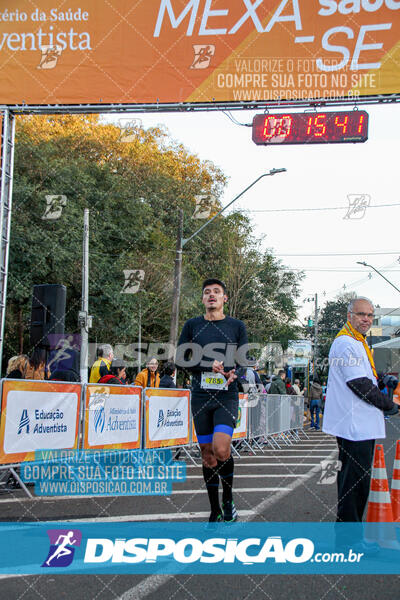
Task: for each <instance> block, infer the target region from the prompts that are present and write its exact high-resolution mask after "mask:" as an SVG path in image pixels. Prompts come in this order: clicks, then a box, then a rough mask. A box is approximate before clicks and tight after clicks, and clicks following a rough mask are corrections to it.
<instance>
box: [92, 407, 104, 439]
mask: <svg viewBox="0 0 400 600" xmlns="http://www.w3.org/2000/svg"><path fill="white" fill-rule="evenodd" d="M105 422H106V415H105V412H104V406H100V407H99V408H96V410H95V411H94V430H95V432H96V433H103V429H104V425H105Z"/></svg>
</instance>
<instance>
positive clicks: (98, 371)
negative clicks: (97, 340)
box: [89, 344, 114, 383]
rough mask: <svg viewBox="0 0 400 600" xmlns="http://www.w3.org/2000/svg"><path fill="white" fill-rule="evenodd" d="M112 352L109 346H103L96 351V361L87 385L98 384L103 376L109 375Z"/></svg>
mask: <svg viewBox="0 0 400 600" xmlns="http://www.w3.org/2000/svg"><path fill="white" fill-rule="evenodd" d="M113 358H114V352H113V349H112V346H110V344H103V345H102V346H100V347H99V348H98V350H97V359H96V361H95V362H94V363H93V366H92V368H91V370H90V377H89V383H98V382H99V380H100V379H101V378H102V377H104V376H105V375H111V363H112V360H113Z"/></svg>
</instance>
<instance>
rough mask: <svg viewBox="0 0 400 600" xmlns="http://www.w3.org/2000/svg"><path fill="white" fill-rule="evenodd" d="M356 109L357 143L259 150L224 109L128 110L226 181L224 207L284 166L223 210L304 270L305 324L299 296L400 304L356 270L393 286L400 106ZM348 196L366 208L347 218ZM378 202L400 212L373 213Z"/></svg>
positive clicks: (397, 253)
mask: <svg viewBox="0 0 400 600" xmlns="http://www.w3.org/2000/svg"><path fill="white" fill-rule="evenodd" d="M359 108H360V110H361V109H362V110H366V111H367V112H368V114H369V139H368V140H367V141H366V142H365V143H359V144H351V143H347V144H324V145H319V144H315V145H309V144H308V145H295V146H282V145H274V146H258V145H256V144H254V142H253V141H252V137H251V133H252V131H251V127H242V126H240V125H236V124H234V123H233V122H232V121H231V120H230V119H229V118H228V116H226V115H225V114H223V113H222V112H195V113H183V114H182V113H159V114H150V113H149V114H132V115H131V118H133V119H139V120H140V122H141V125H142V126H143V127H144V128H148V127H151V126H155V125H160V124H162V125H164V126H165V127H166V128H167V129H168V131H169V133H170V135H171V137H172V138H173V139H175V140H177V141H179V142H181V143H183V144H184V146H186V148H188V149H189V150H190V151H191V152H193V153H194V154H196V155H198V156H199V157H200V158H201V159H202V160H211V161H212V162H214V163H215V164H216V165H217V166H218V167H220V168H221V170H222V171H223V172H224V174H225V175H226V176H227V178H228V185H227V186H226V188H225V193H224V195H223V197H222V198H221V203H222V206H225V205H226V204H228V203H229V202H230V201H231V200H232V199H233V198H234V197H235V196H236V195H238V194H239V193H240V192H241V191H242V190H243V189H244V188H246V187H247V186H248V185H249V184H250V183H252V182H253V181H254V180H255V179H256V178H257V177H258V176H259V175H261V174H262V173H265V172H268V171H269V170H270V169H272V168H282V167H283V168H286V169H287V172H286V173H281V174H277V175H275V176H273V177H266V178H264V179H262V180H261V181H259V182H258V183H257V184H256V185H255V186H254V187H253V188H252V189H251V190H249V191H248V192H247V193H246V194H245V195H244V196H243V197H242V198H240V199H239V200H238V201H237V202H235V203H234V204H233V205H232V207H231V208H230V209H228V211H227V212H230V211H231V210H237V209H241V210H246V211H248V215H249V216H250V218H251V220H252V223H253V232H254V235H256V236H258V237H260V236H264V240H263V242H262V248H270V249H271V250H272V252H273V253H274V255H275V256H277V257H279V258H280V259H281V260H282V264H284V265H286V266H287V267H288V268H290V269H298V270H304V272H305V275H306V277H305V278H304V280H303V281H302V284H301V296H300V298H299V299H298V305H299V318H300V320H302V321H303V320H304V318H305V317H306V316H308V314H311V312H313V304H312V303H310V302H303V300H305V299H306V298H310V297H313V295H314V294H315V293H317V294H318V304H319V306H320V307H323V305H324V304H325V302H326V301H327V300H333V299H334V298H335V297H336V296H337V295H338V294H340V293H343V292H348V291H354V292H356V293H357V294H358V295H362V296H367V297H370V298H371V300H372V301H373V302H374V303H375V304H379V305H380V306H381V307H391V308H395V307H398V306H400V293H399V292H397V291H396V290H395V289H394V288H392V287H391V286H390V285H389V284H388V283H387V282H386V281H384V279H382V278H381V277H380V276H379V275H377V274H376V273H375V272H374V271H373V270H372V269H370V268H366V267H363V266H361V265H358V264H357V261H365V262H367V263H369V264H371V265H372V266H374V267H375V268H376V269H378V271H381V272H382V273H383V274H384V275H385V276H386V277H387V278H388V279H389V280H391V281H392V282H393V283H394V284H395V285H396V286H397V287H399V288H400V262H399V261H400V244H399V243H398V235H397V225H398V222H399V215H400V194H399V189H398V182H399V171H400V161H399V156H400V152H399V139H400V106H398V105H397V106H396V105H386V106H384V105H373V106H367V107H364V106H361V105H360V106H359ZM330 110H332V109H330ZM336 110H348V108H341V107H337V109H336ZM257 112H258V113H260V112H262V111H260V110H259V111H241V110H239V111H232V112H231V113H230V114H231V116H232V117H233V118H234V119H235V120H237V121H239V122H241V123H251V122H252V120H253V117H254V115H255V114H257ZM270 112H273V111H270ZM275 112H278V111H275ZM294 112H302V110H301V111H294ZM129 118H130V117H129V116H128V115H126V114H124V115H121V116H120V117H116V116H113V117H107V120H112V121H113V122H115V123H116V124H121V125H122V124H123V123H124V121H128V120H129ZM349 195H350V199H349ZM354 195H363V198H364V203H366V204H369V206H367V208H365V210H362V211H360V212H359V213H356V214H351V215H349V210H348V208H349V205H350V202H351V201H353V197H354ZM383 204H398V206H388V207H381V208H377V207H376V206H378V205H383ZM285 209H296V210H295V211H292V212H288V211H286V210H285ZM306 209H313V210H306ZM320 209H335V210H320ZM356 217H357V218H356ZM202 223H203V221H199V226H200V225H201V224H202ZM200 235H201V234H200Z"/></svg>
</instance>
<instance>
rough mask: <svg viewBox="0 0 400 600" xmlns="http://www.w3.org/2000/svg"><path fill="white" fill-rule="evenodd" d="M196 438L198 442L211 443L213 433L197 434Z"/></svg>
mask: <svg viewBox="0 0 400 600" xmlns="http://www.w3.org/2000/svg"><path fill="white" fill-rule="evenodd" d="M197 440H198V442H199V444H211V442H212V440H213V434H212V433H208V434H207V435H198V436H197Z"/></svg>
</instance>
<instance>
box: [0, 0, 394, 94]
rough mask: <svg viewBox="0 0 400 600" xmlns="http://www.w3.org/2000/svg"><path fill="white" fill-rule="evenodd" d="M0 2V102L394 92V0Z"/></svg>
mask: <svg viewBox="0 0 400 600" xmlns="http://www.w3.org/2000/svg"><path fill="white" fill-rule="evenodd" d="M39 4H40V6H38V5H37V4H35V3H32V2H31V0H13V1H12V2H2V3H1V7H0V77H1V85H0V103H1V104H7V105H15V104H22V103H27V104H55V103H57V104H78V103H95V104H98V103H158V102H161V103H176V102H189V101H190V102H213V101H228V102H229V101H264V102H265V101H267V102H278V101H279V100H282V99H286V100H311V99H317V98H328V97H329V98H339V97H342V96H345V97H347V96H349V95H350V96H351V97H355V98H357V97H359V96H363V95H376V94H393V93H400V0H237V1H236V2H232V1H230V2H229V1H227V0H146V2H132V1H131V0H107V1H103V0H70V2H68V3H62V4H61V5H58V6H57V3H54V2H53V1H52V0H41V2H40V3H39Z"/></svg>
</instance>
